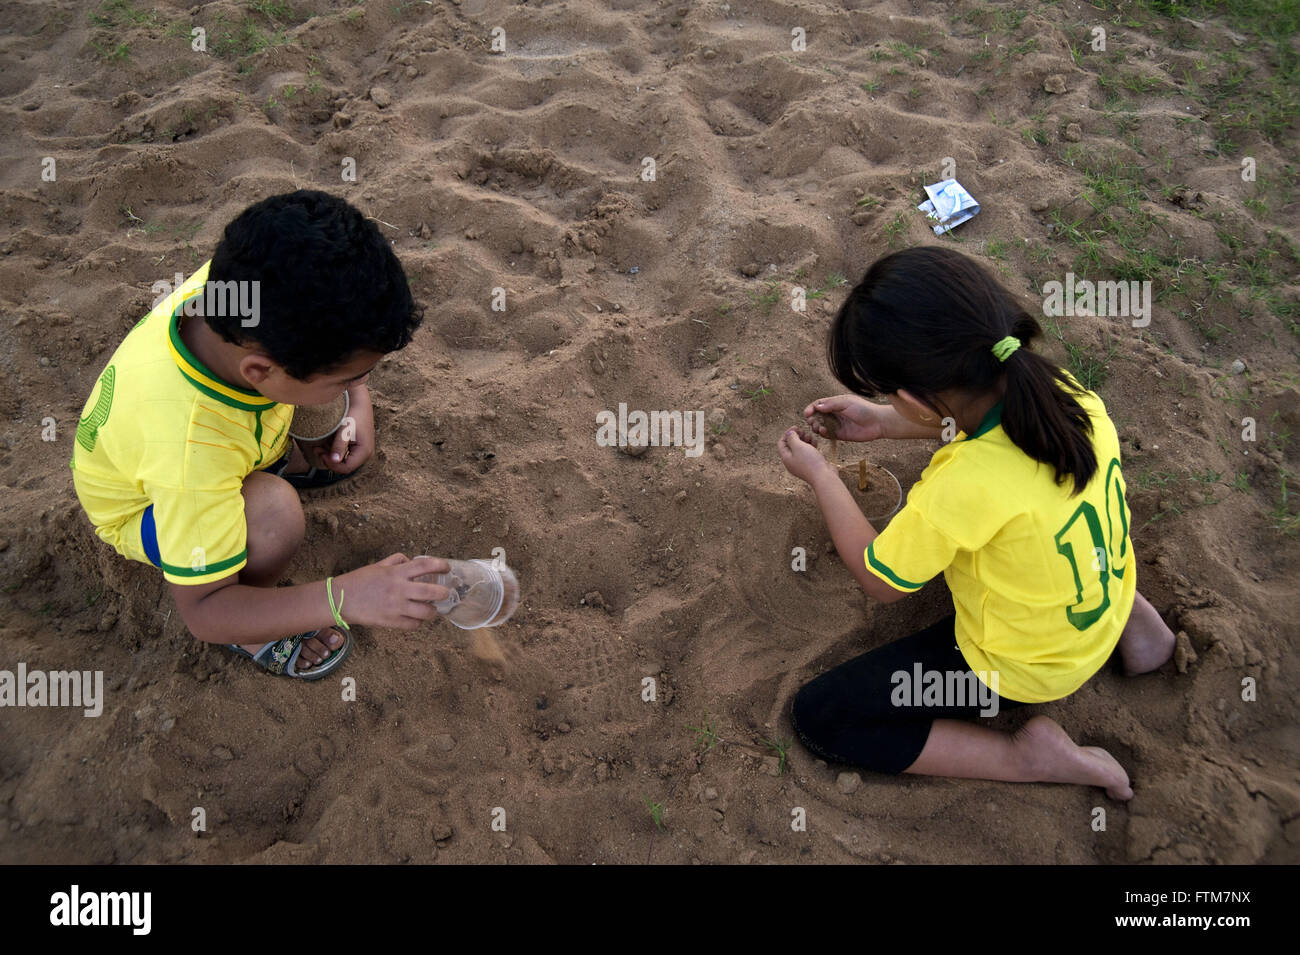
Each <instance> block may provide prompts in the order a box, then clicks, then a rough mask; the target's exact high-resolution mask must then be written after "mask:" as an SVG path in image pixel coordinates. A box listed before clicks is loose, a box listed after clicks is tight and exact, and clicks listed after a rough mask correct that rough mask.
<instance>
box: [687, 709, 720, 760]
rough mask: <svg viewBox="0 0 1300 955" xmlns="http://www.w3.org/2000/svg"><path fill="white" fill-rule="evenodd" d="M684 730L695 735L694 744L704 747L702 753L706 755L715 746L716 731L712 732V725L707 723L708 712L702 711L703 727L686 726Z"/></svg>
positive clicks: (716, 740) (716, 739)
mask: <svg viewBox="0 0 1300 955" xmlns="http://www.w3.org/2000/svg"><path fill="white" fill-rule="evenodd" d="M686 728H687V729H688V730H690V731H692V732H693V733H694V734H695V742H696V744H697V745H702V746H703V747H704V752H706V753H707V752H708V751H709V750H711V749H713V747H714V746H716V745H717V743H718V734H717V731H716V730H714V728H713V724H712V723H710V722H709V713H708V710H705V711H704V725H703V726H688V727H686Z"/></svg>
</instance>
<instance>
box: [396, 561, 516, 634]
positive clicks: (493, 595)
mask: <svg viewBox="0 0 1300 955" xmlns="http://www.w3.org/2000/svg"><path fill="white" fill-rule="evenodd" d="M420 556H422V557H427V556H429V555H428V554H422V555H420ZM416 560H419V557H417V558H416ZM447 563H449V564H450V565H451V569H450V570H449V571H448V572H447V573H445V574H423V575H421V576H419V577H416V578H415V579H416V580H418V581H420V582H421V583H428V584H438V585H439V586H441V587H446V588H447V589H448V590H450V591H451V594H450V595H449V596H448V597H447V598H446V599H445V600H436V601H433V605H434V607H435V608H437V610H438V613H440V614H442V615H443V616H444V617H446V618H447V619H448V620H449V621H451V622H452V623H453V624H455V625H456V626H458V627H460V628H461V629H462V630H478V629H479V628H481V627H499V626H500V625H501V624H503V623H505V622H506V621H507V620H509V619H510V617H511V615H513V614H514V612H515V608H516V607H517V606H519V581H518V579H516V577H515V572H514V571H513V570H511V569H510V568H509V567H507V566H506V565H505V564H501V565H500V566H499V567H498V566H497V565H496V564H494V563H493V562H492V561H490V560H448V561H447Z"/></svg>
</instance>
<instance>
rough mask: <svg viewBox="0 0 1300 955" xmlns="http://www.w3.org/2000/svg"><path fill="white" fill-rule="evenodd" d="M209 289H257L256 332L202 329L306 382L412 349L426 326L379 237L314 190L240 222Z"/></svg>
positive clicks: (228, 321) (234, 319)
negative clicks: (252, 349) (247, 285)
mask: <svg viewBox="0 0 1300 955" xmlns="http://www.w3.org/2000/svg"><path fill="white" fill-rule="evenodd" d="M208 281H209V282H231V281H236V282H247V281H257V282H258V283H260V284H259V285H258V287H257V288H258V295H259V302H258V305H259V310H258V322H257V324H256V325H252V326H249V327H245V326H244V325H243V324H242V317H241V316H240V315H238V314H230V315H208V316H205V319H204V320H205V321H206V322H207V323H208V326H209V327H210V328H212V330H213V331H215V332H216V333H217V334H219V335H220V336H221V337H222V338H223V339H225V340H226V341H228V342H231V343H233V344H237V345H251V344H254V343H255V344H256V345H258V346H259V347H260V348H261V349H263V350H264V351H265V352H266V354H267V355H268V356H270V358H271V359H272V360H273V361H275V362H276V363H277V364H279V365H280V366H282V367H283V368H284V370H285V371H287V372H288V373H289V374H290V375H292V376H293V377H294V378H297V379H298V380H300V381H304V380H306V379H308V378H310V377H312V376H313V375H315V374H317V373H320V372H325V371H330V370H332V369H334V368H336V367H338V366H339V365H342V364H344V363H345V362H347V361H348V360H349V359H350V358H351V357H352V356H353V355H355V354H356V353H357V352H360V351H374V352H380V353H385V354H386V353H388V352H391V351H396V350H397V349H399V348H404V347H406V344H407V343H408V342H409V341H410V340H411V336H412V335H413V334H414V333H415V330H416V329H417V328H419V327H420V322H421V320H422V319H423V316H424V310H423V309H422V308H421V307H420V306H418V305H416V304H415V301H414V300H413V299H412V298H411V290H410V287H409V286H408V285H407V282H406V274H405V273H404V272H403V271H402V266H401V263H400V262H398V260H397V256H396V255H394V254H393V250H392V249H391V248H390V247H389V245H388V242H387V240H386V239H385V238H384V237H383V235H381V234H380V232H379V229H378V228H376V227H375V225H374V224H373V223H371V222H369V221H367V220H366V218H365V217H364V216H363V215H362V214H361V213H360V212H359V211H358V210H357V209H355V208H354V207H353V206H351V205H349V204H348V203H347V202H346V201H344V200H343V199H340V198H338V197H337V196H331V195H330V194H328V193H325V192H320V191H317V190H314V189H299V190H298V191H297V192H290V193H285V194H284V195H279V196H271V197H270V198H268V199H263V200H262V201H261V202H258V203H256V204H254V205H251V206H249V207H248V208H247V209H245V210H244V211H243V212H241V213H240V214H239V215H238V216H237V217H236V218H235V219H234V221H232V222H231V223H230V224H229V225H228V226H226V229H225V232H224V233H223V235H222V237H221V241H220V242H219V243H218V244H217V248H216V251H215V252H214V253H213V255H212V265H211V266H210V267H209V269H208ZM231 288H233V286H231Z"/></svg>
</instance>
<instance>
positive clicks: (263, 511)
mask: <svg viewBox="0 0 1300 955" xmlns="http://www.w3.org/2000/svg"><path fill="white" fill-rule="evenodd" d="M243 495H244V520H245V522H246V523H247V524H248V536H249V538H250V539H252V538H254V537H262V538H267V539H270V540H274V541H275V542H277V543H279V544H282V545H289V544H291V545H292V546H293V547H295V548H296V547H297V545H298V544H299V543H301V542H302V539H303V537H304V536H305V534H306V530H307V519H306V518H305V517H304V516H303V513H302V502H301V501H300V500H299V499H298V492H297V491H296V490H294V488H293V485H291V484H290V483H289V482H288V481H285V480H283V479H281V478H278V477H276V476H275V475H274V474H267V473H265V472H263V471H254V472H253V473H252V474H250V475H248V477H247V478H245V479H244V487H243Z"/></svg>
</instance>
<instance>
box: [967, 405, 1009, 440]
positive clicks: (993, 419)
mask: <svg viewBox="0 0 1300 955" xmlns="http://www.w3.org/2000/svg"><path fill="white" fill-rule="evenodd" d="M1001 423H1002V402H1001V401H999V402H998V403H997V404H995V405H994V406H993V407H992V408H990V409H989V410H988V414H986V415H985V416H984V420H983V421H981V422H980V423H979V427H978V428H976V429H975V433H974V434H968V435H966V437H964V438H962V440H963V441H971V440H974V439H975V438H978V437H982V436H983V435H986V434H988V433H989V432H990V431H992V430H993V429H994V428H996V427H997V426H998V425H1000V424H1001Z"/></svg>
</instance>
